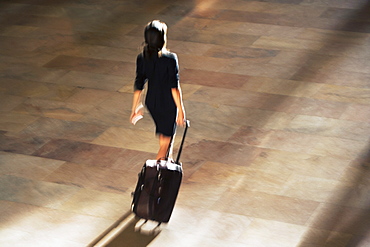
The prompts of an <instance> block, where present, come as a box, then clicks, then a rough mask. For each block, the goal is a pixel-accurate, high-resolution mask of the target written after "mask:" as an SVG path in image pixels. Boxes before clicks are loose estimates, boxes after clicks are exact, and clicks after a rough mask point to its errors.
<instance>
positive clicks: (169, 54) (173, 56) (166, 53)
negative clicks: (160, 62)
mask: <svg viewBox="0 0 370 247" xmlns="http://www.w3.org/2000/svg"><path fill="white" fill-rule="evenodd" d="M162 57H164V58H168V59H174V60H177V54H176V53H174V52H171V51H168V50H167V51H164V52H163V53H162Z"/></svg>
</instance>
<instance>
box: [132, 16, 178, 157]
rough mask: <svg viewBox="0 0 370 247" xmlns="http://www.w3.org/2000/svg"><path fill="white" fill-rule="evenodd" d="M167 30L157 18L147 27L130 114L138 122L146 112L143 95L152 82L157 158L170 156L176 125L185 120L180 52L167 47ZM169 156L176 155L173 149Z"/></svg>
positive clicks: (148, 103) (149, 102)
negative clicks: (143, 108)
mask: <svg viewBox="0 0 370 247" xmlns="http://www.w3.org/2000/svg"><path fill="white" fill-rule="evenodd" d="M166 33H167V26H166V24H165V23H163V22H160V21H157V20H155V21H152V22H150V23H148V24H147V26H146V27H145V30H144V38H145V42H144V48H143V52H142V53H140V54H139V55H138V56H137V59H136V79H135V91H134V97H133V102H132V113H131V117H130V120H131V122H132V123H133V124H135V123H136V121H137V119H138V117H139V118H140V117H141V116H142V115H143V111H142V109H141V108H140V105H141V102H140V98H141V93H142V90H143V88H144V84H145V83H146V82H148V91H147V94H146V99H145V105H146V107H147V109H148V110H149V112H150V115H151V116H152V118H153V120H154V123H155V125H156V134H157V135H158V136H159V151H158V154H157V157H156V159H157V160H159V159H163V158H165V157H166V154H167V150H168V147H169V144H170V141H171V137H172V136H173V135H174V134H175V131H176V125H180V126H184V124H185V110H184V106H183V102H182V93H181V88H180V84H179V67H178V61H177V55H176V54H175V53H172V52H169V51H168V50H167V49H166V41H167V36H166ZM169 158H170V159H171V158H172V151H171V150H170V152H169Z"/></svg>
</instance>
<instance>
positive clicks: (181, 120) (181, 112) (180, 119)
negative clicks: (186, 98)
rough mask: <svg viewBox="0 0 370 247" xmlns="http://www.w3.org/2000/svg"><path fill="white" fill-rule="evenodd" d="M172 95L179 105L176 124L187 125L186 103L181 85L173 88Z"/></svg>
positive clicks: (177, 105)
mask: <svg viewBox="0 0 370 247" xmlns="http://www.w3.org/2000/svg"><path fill="white" fill-rule="evenodd" d="M171 92H172V97H173V100H174V101H175V104H176V107H177V119H176V124H177V125H180V126H184V125H185V121H186V118H185V108H184V104H183V102H182V92H181V88H180V86H178V87H177V88H172V91H171Z"/></svg>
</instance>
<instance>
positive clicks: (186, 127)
mask: <svg viewBox="0 0 370 247" xmlns="http://www.w3.org/2000/svg"><path fill="white" fill-rule="evenodd" d="M189 127H190V121H189V120H185V130H184V134H183V135H182V140H181V144H180V147H179V151H178V153H177V158H176V164H180V163H179V161H180V156H181V152H182V146H183V145H184V141H185V136H186V132H188V128H189Z"/></svg>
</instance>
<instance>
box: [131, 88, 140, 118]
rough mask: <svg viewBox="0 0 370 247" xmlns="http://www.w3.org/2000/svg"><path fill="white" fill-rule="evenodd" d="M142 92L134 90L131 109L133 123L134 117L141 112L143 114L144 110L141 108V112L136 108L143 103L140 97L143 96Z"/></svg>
mask: <svg viewBox="0 0 370 247" xmlns="http://www.w3.org/2000/svg"><path fill="white" fill-rule="evenodd" d="M141 92H142V90H135V91H134V96H133V98H132V109H131V116H130V121H131V123H133V121H132V120H133V118H134V117H135V116H136V115H137V114H139V115H143V111H142V110H140V111H139V112H136V109H137V107H138V106H139V104H140V103H141V101H140V98H141Z"/></svg>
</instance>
